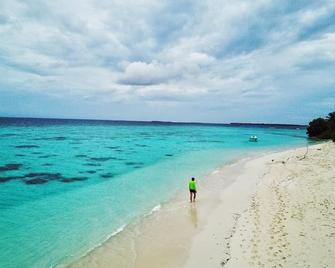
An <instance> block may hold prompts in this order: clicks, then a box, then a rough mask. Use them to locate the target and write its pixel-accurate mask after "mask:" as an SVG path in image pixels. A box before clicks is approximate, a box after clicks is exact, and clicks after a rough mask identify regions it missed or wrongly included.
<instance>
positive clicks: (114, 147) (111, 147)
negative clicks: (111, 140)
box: [106, 146, 120, 150]
mask: <svg viewBox="0 0 335 268" xmlns="http://www.w3.org/2000/svg"><path fill="white" fill-rule="evenodd" d="M106 148H108V149H112V150H114V149H119V148H120V146H107V147H106Z"/></svg>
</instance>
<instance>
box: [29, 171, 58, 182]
mask: <svg viewBox="0 0 335 268" xmlns="http://www.w3.org/2000/svg"><path fill="white" fill-rule="evenodd" d="M24 177H25V178H41V179H44V180H47V181H52V180H61V179H62V178H63V176H62V175H61V174H60V173H49V172H32V173H28V174H26V175H24Z"/></svg>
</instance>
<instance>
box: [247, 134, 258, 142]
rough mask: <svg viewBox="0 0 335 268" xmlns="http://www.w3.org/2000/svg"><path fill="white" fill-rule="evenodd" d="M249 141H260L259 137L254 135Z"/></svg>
mask: <svg viewBox="0 0 335 268" xmlns="http://www.w3.org/2000/svg"><path fill="white" fill-rule="evenodd" d="M249 141H252V142H256V141H258V137H257V136H254V135H253V136H250V138H249Z"/></svg>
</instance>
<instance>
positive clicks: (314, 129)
mask: <svg viewBox="0 0 335 268" xmlns="http://www.w3.org/2000/svg"><path fill="white" fill-rule="evenodd" d="M307 134H308V136H309V137H310V138H317V139H324V140H328V139H331V140H332V141H334V142H335V112H332V113H329V114H328V116H326V117H325V118H322V117H319V118H316V119H313V120H312V121H311V122H309V125H308V127H307Z"/></svg>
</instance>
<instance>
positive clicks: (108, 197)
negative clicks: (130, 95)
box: [0, 118, 308, 268]
mask: <svg viewBox="0 0 335 268" xmlns="http://www.w3.org/2000/svg"><path fill="white" fill-rule="evenodd" d="M250 135H257V136H258V137H259V141H258V142H249V141H248V139H249V137H250ZM307 142H308V141H307V138H306V135H305V129H303V128H302V129H295V128H292V129H285V128H273V127H266V126H264V127H250V126H248V127H243V126H239V127H232V126H229V125H206V124H172V123H171V124H163V123H160V122H152V123H146V122H125V121H92V120H54V119H14V118H12V119H9V118H0V248H1V250H0V267H6V268H9V267H34V268H35V267H54V266H57V265H59V264H64V263H69V262H70V261H73V260H75V259H77V258H79V257H80V256H83V255H85V254H86V253H87V252H89V251H90V250H92V249H93V248H95V247H96V246H97V245H99V244H101V243H102V242H104V241H105V240H106V239H108V238H109V237H111V236H113V234H115V233H117V232H119V231H121V230H122V228H123V227H124V226H126V225H127V224H128V223H130V222H131V221H134V220H135V219H137V218H139V217H143V216H144V215H147V214H148V213H150V212H151V211H152V209H153V208H155V207H157V205H158V204H160V203H162V202H166V201H167V200H169V199H171V198H172V197H173V196H174V195H175V194H176V193H177V192H178V191H180V190H181V189H183V187H187V182H188V180H189V178H190V177H191V176H194V177H196V178H198V179H199V180H201V179H203V178H204V176H205V175H206V174H208V173H209V172H210V171H211V170H213V169H215V168H217V167H219V166H222V165H223V164H225V163H228V162H230V161H233V160H234V159H237V158H239V157H242V156H243V155H246V154H248V153H250V152H255V151H262V150H281V149H285V148H290V147H298V146H304V145H305V144H306V143H307ZM186 198H187V197H186Z"/></svg>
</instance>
